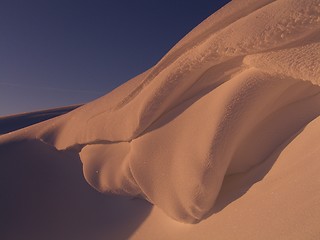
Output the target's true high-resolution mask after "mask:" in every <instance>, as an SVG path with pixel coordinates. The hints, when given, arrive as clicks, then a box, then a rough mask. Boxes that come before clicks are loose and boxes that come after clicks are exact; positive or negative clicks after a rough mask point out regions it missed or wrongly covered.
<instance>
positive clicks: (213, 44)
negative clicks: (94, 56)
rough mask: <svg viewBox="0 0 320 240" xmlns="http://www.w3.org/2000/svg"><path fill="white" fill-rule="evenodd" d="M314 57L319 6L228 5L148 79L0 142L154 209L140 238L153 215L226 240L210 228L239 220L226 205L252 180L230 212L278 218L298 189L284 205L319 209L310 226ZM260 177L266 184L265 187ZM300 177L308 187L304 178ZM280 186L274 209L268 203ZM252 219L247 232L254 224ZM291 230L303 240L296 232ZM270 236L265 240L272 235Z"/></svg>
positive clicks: (295, 1)
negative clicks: (61, 155)
mask: <svg viewBox="0 0 320 240" xmlns="http://www.w3.org/2000/svg"><path fill="white" fill-rule="evenodd" d="M319 57H320V1H319V0H310V1H302V0H277V1H270V0H269V1H267V0H264V1H258V0H246V1H239V0H238V1H233V2H231V3H230V4H228V5H226V6H225V7H224V8H222V9H221V10H220V11H218V12H217V13H215V14H213V15H212V16H210V17H209V18H208V19H207V20H205V21H204V22H203V23H202V24H200V25H199V26H198V27H196V28H195V29H194V30H193V31H192V32H191V33H189V34H188V35H187V36H186V37H185V38H184V39H182V40H181V41H180V42H179V43H178V44H177V45H176V46H175V47H174V48H173V49H172V50H171V51H170V52H169V53H168V54H167V55H166V56H165V57H164V58H163V59H162V60H161V61H160V62H159V63H158V64H156V65H155V66H154V67H153V68H151V69H150V70H148V71H146V72H145V73H143V74H141V75H139V76H137V77H136V78H133V79H132V80H130V81H129V82H127V83H126V84H124V85H122V86H120V87H119V88H117V89H115V90H114V91H113V92H111V93H109V94H107V95H105V96H104V97H102V98H99V99H97V100H95V101H93V102H90V103H88V104H86V105H84V106H82V107H79V108H77V109H75V110H73V111H71V112H70V113H67V114H65V115H62V116H59V117H57V118H55V119H52V120H48V121H46V122H42V123H39V124H37V125H34V126H31V127H28V128H24V129H21V130H18V131H16V132H12V133H9V134H6V135H3V136H1V137H0V144H5V143H14V142H17V141H21V140H25V139H29V140H31V139H36V140H40V141H42V142H44V143H45V144H47V145H50V146H53V147H55V148H56V149H58V150H61V151H62V150H65V151H73V152H74V151H75V152H76V153H79V156H80V158H81V161H82V163H83V172H84V176H85V178H86V180H87V181H88V182H89V184H90V185H92V186H93V187H94V188H95V189H97V190H98V191H100V192H104V193H107V192H111V193H116V194H123V195H129V196H140V197H143V198H145V199H146V200H148V201H149V202H151V203H152V204H154V205H155V206H156V207H157V208H156V210H154V211H155V213H154V212H152V213H151V215H150V218H148V219H147V221H146V223H145V225H143V226H142V227H141V229H140V230H139V231H137V233H136V235H135V236H136V237H137V239H141V238H142V237H143V236H144V237H145V236H148V234H151V232H152V231H150V229H154V228H155V226H154V224H155V222H156V221H158V220H159V219H165V218H164V217H163V216H162V215H161V213H158V210H157V209H158V208H160V209H162V210H163V211H164V212H165V213H166V214H167V215H168V216H170V217H171V218H173V219H175V220H178V221H179V222H184V223H198V222H200V221H202V220H204V219H206V220H205V221H203V222H201V223H200V224H197V225H195V227H194V228H193V229H194V233H197V234H200V233H199V231H200V230H199V229H202V230H201V231H202V232H206V233H207V232H208V231H209V230H210V229H216V231H220V233H219V234H225V235H221V239H227V238H228V237H232V235H230V234H232V231H229V232H228V231H224V230H219V226H221V224H222V225H223V224H228V223H230V222H232V221H233V220H228V219H237V218H239V219H240V218H241V217H240V215H237V213H236V214H235V215H234V218H233V217H232V216H233V215H232V213H230V209H235V208H232V206H229V205H228V203H230V202H232V201H233V200H235V199H237V197H235V198H234V197H232V195H233V193H234V196H235V195H237V196H238V197H240V195H241V194H240V195H239V191H240V190H241V191H243V189H245V191H248V188H250V186H252V184H254V183H255V182H256V181H259V180H261V182H260V183H259V184H260V185H259V186H260V188H259V187H258V188H257V187H256V188H252V189H250V191H251V192H250V191H249V192H248V193H247V194H244V196H243V197H242V198H239V199H238V200H237V201H235V204H234V205H233V206H238V205H239V207H237V208H236V209H241V208H242V209H244V210H239V212H241V214H242V216H243V214H244V213H243V212H242V211H246V210H248V209H249V208H250V207H249V206H250V204H256V202H255V199H257V201H261V203H259V204H256V206H254V207H252V208H253V209H254V210H252V211H257V213H259V214H266V215H267V216H277V215H278V211H279V212H280V213H281V211H282V210H281V209H279V208H280V207H281V206H282V205H281V204H283V203H284V202H286V201H291V199H288V198H286V194H284V193H287V195H288V196H290V194H291V193H293V192H294V191H295V190H294V189H293V188H292V184H293V183H292V181H296V180H297V179H299V181H302V182H303V184H300V185H299V186H302V185H303V186H304V185H306V186H309V187H307V188H308V189H309V192H308V193H306V192H303V191H302V192H301V195H300V194H299V192H298V193H296V192H295V195H294V196H295V197H296V198H297V199H298V200H296V202H290V203H288V204H289V205H290V206H291V207H292V209H301V208H300V207H301V205H300V206H298V204H301V203H302V202H303V201H304V200H308V201H309V203H310V204H309V205H308V204H306V205H304V208H303V211H307V212H310V209H311V208H316V210H317V211H316V213H315V215H314V216H312V217H310V219H313V220H314V219H318V220H319V217H320V214H319V205H318V206H316V204H315V203H316V202H318V200H319V197H320V192H319V190H320V189H319V184H318V185H317V184H314V182H316V181H319V179H317V178H316V174H315V172H312V169H310V168H309V167H308V166H311V165H312V166H314V168H319V164H318V163H317V162H315V158H317V155H316V154H315V153H316V152H317V151H318V148H319V147H318V146H317V136H318V134H319V131H320V128H319V126H318V122H319V118H318V117H319V115H320V94H319V93H320V61H319V59H320V58H319ZM310 129H312V130H310ZM296 151H297V152H296ZM305 151H308V153H309V155H308V156H304V152H305ZM270 159H271V160H270ZM290 160H292V162H291V161H290ZM309 161H310V163H309ZM274 162H276V165H275V167H272V165H273V164H274ZM309 164H311V165H309ZM265 165H268V167H265ZM298 165H299V167H297V166H298ZM287 168H289V169H291V168H292V172H288V171H286V169H287ZM259 169H260V170H259ZM261 169H263V170H261ZM270 169H271V170H270ZM299 169H301V171H298V170H299ZM309 170H310V171H311V172H310V174H309V175H308V174H307V173H308V171H309ZM267 173H268V174H270V175H271V177H269V175H268V177H266V179H262V178H263V176H264V175H266V174H267ZM273 175H274V176H276V177H274V178H273V180H270V181H269V180H268V179H272V176H273ZM291 175H292V176H291ZM307 175H308V176H309V177H310V179H304V178H303V177H304V176H307ZM257 176H259V177H257ZM302 176H303V177H302ZM277 178H280V179H282V180H281V181H280V180H279V181H276V179H277ZM234 179H236V180H234ZM279 182H280V184H282V185H281V187H282V190H283V191H282V192H279V196H281V199H282V200H280V201H278V200H276V199H275V198H272V197H269V196H265V194H266V192H268V191H269V192H272V191H273V190H272V189H273V188H276V186H277V184H278V183H279ZM255 186H256V185H255ZM261 186H264V187H261ZM264 189H265V190H264ZM299 189H300V188H299ZM300 190H301V189H300ZM227 191H231V192H227ZM249 193H250V194H253V195H252V196H253V197H252V196H251V195H250V194H249ZM313 194H315V197H314V198H312V200H311V199H309V197H310V196H311V195H313ZM263 196H265V198H264V197H263ZM231 199H233V200H231ZM264 199H265V200H264ZM284 200H285V201H284ZM263 201H266V202H263ZM273 203H274V206H276V207H278V208H276V207H271V208H270V212H271V213H270V212H267V213H266V212H264V211H263V210H261V209H260V208H259V206H262V205H264V204H266V206H265V207H266V208H268V207H270V206H271V205H272V204H273ZM231 205H232V204H231ZM225 207H226V209H223V208H225ZM228 207H229V208H228ZM217 209H220V210H219V211H218V210H217ZM222 209H223V210H222ZM228 209H229V210H228ZM221 210H222V211H221ZM228 211H229V212H228ZM301 211H302V210H301ZM214 212H216V213H217V212H219V213H217V214H213V213H214ZM283 212H284V214H289V212H288V211H286V210H283ZM303 213H304V212H301V214H300V215H301V216H302V215H303ZM212 214H213V215H212ZM249 215H250V214H249ZM289 215H290V214H289ZM289 215H287V217H289ZM250 216H251V217H250V219H249V220H248V221H249V222H251V223H252V224H253V223H254V222H255V221H256V220H257V219H259V216H258V214H257V215H252V214H251V215H250ZM290 216H291V217H293V218H294V216H292V215H290ZM215 217H216V218H215ZM214 219H216V220H214ZM302 219H304V220H306V221H308V219H309V218H306V217H305V215H303V217H302ZM228 221H229V222H228ZM314 221H315V220H314ZM314 221H311V227H310V229H309V230H308V231H311V232H312V234H314V233H315V232H314V231H315V229H317V225H318V227H319V224H317V223H316V222H317V221H315V222H314ZM297 222H299V220H296V221H288V225H286V223H282V224H283V225H284V226H285V227H284V229H285V230H284V231H287V232H289V231H291V232H292V226H293V225H294V224H297ZM309 222H310V221H309ZM172 224H173V225H174V223H172ZM208 224H209V225H208ZM210 224H211V225H210ZM280 224H281V223H280ZM240 225H241V224H240ZM203 226H205V227H203ZM167 227H168V226H167ZM242 227H243V229H246V227H245V226H242ZM169 228H170V229H171V227H169ZM204 228H205V229H204ZM259 228H260V227H259V226H258V225H256V226H255V230H253V232H254V233H255V234H258V233H257V230H256V229H259ZM318 229H319V228H318ZM174 231H175V230H174ZM190 231H191V230H190ZM201 231H200V232H201ZM187 232H188V233H189V230H188V231H187ZM191 232H192V231H191ZM294 232H295V234H296V235H295V236H305V235H303V234H302V235H301V233H302V232H303V233H304V234H305V231H302V232H297V231H294ZM274 233H276V234H280V233H279V231H278V232H277V231H274ZM175 234H177V236H178V235H179V233H177V232H176V233H175ZM268 234H269V232H267V231H266V232H265V235H264V236H265V237H266V239H267V237H270V236H272V231H271V233H270V234H269V235H268ZM299 234H300V235H299ZM149 236H150V235H149ZM159 236H162V237H163V235H161V233H159ZM180 236H181V237H182V236H184V237H185V235H180ZM188 236H189V237H190V239H192V238H191V236H193V237H194V236H196V235H192V234H191V235H188ZM197 236H198V235H197ZM206 236H208V235H206ZM257 236H258V235H256V237H257ZM277 236H278V235H277ZM242 237H243V238H245V237H248V236H245V235H243V236H242ZM159 238H160V239H161V237H159ZM253 239H255V238H253Z"/></svg>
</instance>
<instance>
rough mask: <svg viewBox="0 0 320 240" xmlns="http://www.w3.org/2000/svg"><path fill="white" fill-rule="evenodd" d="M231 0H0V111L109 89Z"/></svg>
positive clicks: (60, 102)
mask: <svg viewBox="0 0 320 240" xmlns="http://www.w3.org/2000/svg"><path fill="white" fill-rule="evenodd" d="M227 2H229V1H225V0H224V1H214V0H211V1H209V0H187V1H182V0H179V1H176V0H171V1H169V0H161V1H160V0H158V1H156V0H154V1H153V0H140V1H132V0H114V1H111V0H91V1H89V0H87V1H84V0H77V1H76V0H73V1H68V0H64V1H61V0H50V1H49V0H28V1H26V0H19V1H18V0H1V1H0V116H3V115H9V114H14V113H20V112H28V111H34V110H39V109H46V108H52V107H58V106H65V105H70V104H78V103H85V102H88V101H91V100H93V99H95V98H97V97H99V96H102V95H104V94H105V93H107V92H109V91H110V90H112V89H113V88H115V87H117V86H119V85H120V84H122V83H124V82H126V81H127V80H129V79H130V78H132V77H134V76H136V75H137V74H139V73H141V72H143V71H145V70H147V69H148V68H149V67H151V66H153V65H154V64H155V63H156V62H157V61H158V60H159V59H160V58H161V57H162V56H163V55H164V54H165V53H166V52H168V51H169V50H170V48H171V47H173V46H174V44H175V43H177V42H178V41H179V40H180V39H181V38H182V37H183V36H184V35H186V34H187V33H188V32H189V31H191V30H192V29H193V28H194V27H195V26H196V25H198V24H199V23H200V22H201V21H202V20H204V19H205V18H206V17H208V16H209V15H211V14H212V13H213V12H215V11H216V10H217V9H219V8H220V7H222V6H223V5H225V4H226V3H227Z"/></svg>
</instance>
